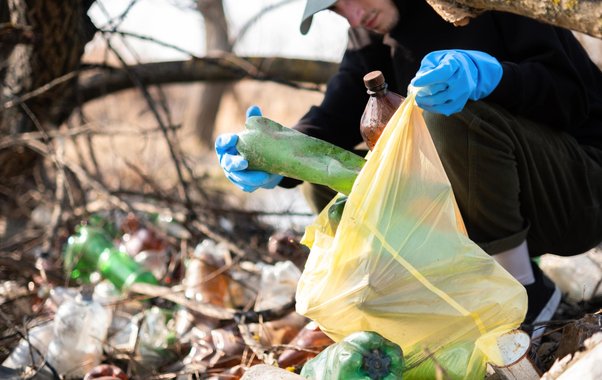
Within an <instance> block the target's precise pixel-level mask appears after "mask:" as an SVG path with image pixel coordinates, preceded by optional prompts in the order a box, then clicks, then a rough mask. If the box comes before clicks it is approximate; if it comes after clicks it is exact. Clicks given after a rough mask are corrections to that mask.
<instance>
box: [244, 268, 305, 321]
mask: <svg viewBox="0 0 602 380" xmlns="http://www.w3.org/2000/svg"><path fill="white" fill-rule="evenodd" d="M260 267H261V281H260V286H259V289H260V291H259V294H258V295H257V301H256V302H255V310H256V311H260V310H268V309H273V308H277V307H281V306H284V305H286V304H287V303H289V302H291V301H292V300H293V299H294V298H295V291H296V290H297V282H298V281H299V278H300V277H301V271H300V270H299V268H297V266H296V265H295V264H293V262H292V261H288V260H287V261H281V262H278V263H276V264H274V265H268V264H266V265H260Z"/></svg>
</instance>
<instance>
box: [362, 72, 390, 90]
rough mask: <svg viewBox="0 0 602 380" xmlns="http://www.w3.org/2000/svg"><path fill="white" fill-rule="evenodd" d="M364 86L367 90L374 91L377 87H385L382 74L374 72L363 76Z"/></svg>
mask: <svg viewBox="0 0 602 380" xmlns="http://www.w3.org/2000/svg"><path fill="white" fill-rule="evenodd" d="M364 85H365V86H366V88H367V89H368V90H371V91H375V90H377V89H378V87H382V86H383V85H385V77H384V75H383V73H382V72H380V71H378V70H376V71H371V72H369V73H368V74H366V75H364Z"/></svg>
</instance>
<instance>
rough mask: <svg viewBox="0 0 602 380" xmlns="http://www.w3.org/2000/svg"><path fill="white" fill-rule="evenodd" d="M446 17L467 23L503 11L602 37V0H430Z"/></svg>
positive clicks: (450, 20)
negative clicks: (479, 16)
mask: <svg viewBox="0 0 602 380" xmlns="http://www.w3.org/2000/svg"><path fill="white" fill-rule="evenodd" d="M427 2H428V3H429V4H430V5H431V6H432V7H433V8H434V9H435V10H436V11H437V13H439V15H440V16H441V17H443V18H444V19H445V20H447V21H449V22H452V23H454V24H457V25H464V24H466V23H467V22H469V20H470V18H474V17H476V16H478V14H479V13H481V12H483V11H487V10H496V11H504V12H509V13H515V14H519V15H523V16H526V17H530V18H533V19H536V20H539V21H542V22H546V23H548V24H552V25H556V26H560V27H563V28H566V29H570V30H574V31H578V32H581V33H585V34H589V35H590V36H593V37H597V38H602V1H599V0H512V1H508V0H427Z"/></svg>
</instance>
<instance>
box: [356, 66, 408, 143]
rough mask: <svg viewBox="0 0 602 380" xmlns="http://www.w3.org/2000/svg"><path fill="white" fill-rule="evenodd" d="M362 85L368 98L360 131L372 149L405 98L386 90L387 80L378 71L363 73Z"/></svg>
mask: <svg viewBox="0 0 602 380" xmlns="http://www.w3.org/2000/svg"><path fill="white" fill-rule="evenodd" d="M364 85H365V86H366V89H367V90H368V91H367V92H368V94H369V95H370V98H369V99H368V103H367V104H366V109H365V110H364V114H363V115H362V118H361V120H360V133H361V134H362V138H363V139H364V141H365V142H366V144H367V145H368V148H369V149H370V150H372V149H374V146H375V145H376V141H377V140H378V138H379V137H380V135H381V134H382V132H383V130H384V129H385V127H386V126H387V123H388V122H389V120H390V119H391V116H393V114H394V113H395V111H397V108H399V105H400V104H401V102H403V100H404V99H405V98H404V97H403V96H401V95H399V94H396V93H394V92H393V91H389V90H387V82H385V77H384V75H383V73H382V72H380V71H371V72H369V73H368V74H366V75H364Z"/></svg>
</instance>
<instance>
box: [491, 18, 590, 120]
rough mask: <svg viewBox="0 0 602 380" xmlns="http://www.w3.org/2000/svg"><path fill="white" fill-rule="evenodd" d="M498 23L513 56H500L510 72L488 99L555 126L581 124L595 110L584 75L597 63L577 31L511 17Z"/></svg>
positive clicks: (506, 47)
mask: <svg viewBox="0 0 602 380" xmlns="http://www.w3.org/2000/svg"><path fill="white" fill-rule="evenodd" d="M495 20H496V22H497V23H498V25H497V27H498V28H500V35H501V36H503V37H502V38H503V39H504V45H505V49H506V50H507V53H508V54H507V57H497V58H498V59H499V60H500V62H501V64H502V68H503V70H504V73H503V76H502V79H501V81H500V83H499V85H498V86H497V87H496V89H495V90H494V91H493V92H492V93H491V94H490V95H489V96H488V97H487V98H486V99H487V100H491V101H494V102H496V103H498V104H500V105H502V106H503V107H505V108H506V109H508V110H509V111H510V112H513V113H516V114H520V115H523V116H525V117H527V118H530V119H531V120H534V121H537V122H541V123H544V124H546V125H550V126H552V127H555V128H559V129H565V130H566V129H569V128H571V127H575V126H579V125H581V124H582V123H583V122H584V120H585V119H586V118H587V116H588V112H589V99H588V91H587V83H584V80H583V77H582V75H583V74H582V71H583V70H586V71H590V72H591V70H592V67H591V65H593V64H592V63H591V61H590V60H589V57H588V56H587V53H586V52H585V51H584V50H583V48H582V47H581V45H579V43H578V42H577V41H576V40H575V38H574V37H573V35H572V34H571V32H569V31H567V30H563V29H560V28H556V27H553V26H550V25H547V24H543V23H539V22H532V21H529V22H527V21H526V20H525V19H524V18H523V17H518V16H514V15H510V14H502V13H500V14H499V15H498V17H496V18H495Z"/></svg>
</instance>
